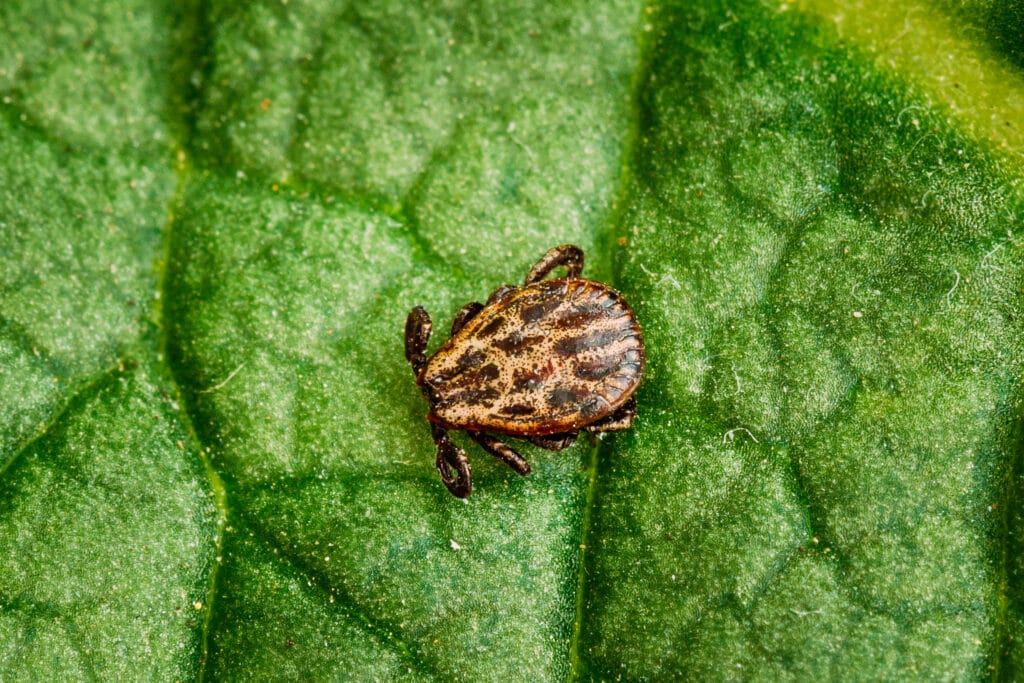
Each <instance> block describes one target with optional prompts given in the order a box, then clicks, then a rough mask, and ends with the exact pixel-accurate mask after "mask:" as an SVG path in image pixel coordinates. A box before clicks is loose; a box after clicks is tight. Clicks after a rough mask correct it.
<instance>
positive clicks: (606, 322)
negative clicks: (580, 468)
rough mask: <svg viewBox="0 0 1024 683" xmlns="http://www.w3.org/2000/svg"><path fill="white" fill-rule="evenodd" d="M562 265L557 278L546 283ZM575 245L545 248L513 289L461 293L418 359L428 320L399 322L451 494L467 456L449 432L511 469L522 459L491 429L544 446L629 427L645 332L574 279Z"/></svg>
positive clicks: (578, 262) (525, 467) (420, 312)
mask: <svg viewBox="0 0 1024 683" xmlns="http://www.w3.org/2000/svg"><path fill="white" fill-rule="evenodd" d="M560 266H564V267H565V269H566V273H565V277H562V278H556V279H551V280H545V279H544V278H545V277H546V276H547V275H548V274H549V273H550V272H551V271H552V270H554V269H555V268H558V267H560ZM582 272H583V250H582V249H580V248H579V247H577V246H573V245H571V244H565V245H562V246H560V247H555V248H554V249H552V250H551V251H549V252H548V253H546V254H545V255H544V256H543V257H542V258H541V259H540V260H539V261H538V262H537V264H536V265H534V267H533V268H532V269H530V272H529V274H528V275H527V276H526V281H525V282H524V283H523V286H522V287H515V286H512V285H501V286H500V287H498V288H497V289H495V290H494V292H492V293H491V296H490V298H488V299H487V303H484V304H481V303H478V302H475V301H474V302H471V303H468V304H466V305H465V306H463V307H462V309H461V310H460V311H459V312H458V313H457V314H456V315H455V320H454V321H453V322H452V330H451V336H450V337H449V338H448V340H447V341H446V342H445V343H444V344H443V345H442V346H441V348H440V349H438V350H437V352H436V353H435V354H434V355H433V356H430V357H429V358H427V356H426V350H427V340H428V339H430V331H431V328H432V327H433V325H432V323H431V322H430V316H429V315H428V314H427V312H426V311H425V310H424V309H423V307H422V306H416V307H415V308H413V309H412V311H410V312H409V317H408V319H407V320H406V323H405V357H406V359H408V361H409V363H410V364H411V365H412V370H413V372H414V373H415V374H416V385H417V386H418V387H419V388H420V391H422V392H423V396H424V397H425V398H426V399H427V403H428V404H429V406H430V410H429V412H428V413H427V420H428V422H429V423H430V430H431V434H432V436H433V438H434V443H435V444H436V445H437V470H438V472H439V473H440V474H441V481H442V482H444V485H445V486H446V487H447V488H448V490H449V491H451V492H452V493H453V494H454V495H456V496H458V497H459V498H466V497H468V496H469V494H470V493H471V492H472V491H473V481H472V476H471V474H470V469H469V458H467V457H466V454H465V452H464V451H463V450H462V449H461V448H459V447H458V446H456V445H455V444H454V443H453V442H452V440H451V439H450V438H449V436H448V432H450V431H464V432H466V434H467V435H468V436H469V438H470V439H472V440H473V441H475V442H477V443H478V444H480V446H481V447H482V448H483V449H484V450H485V451H487V452H488V453H490V454H491V455H493V456H495V457H497V458H498V459H499V460H501V461H502V462H504V463H505V464H507V465H508V466H509V467H511V468H512V469H513V470H515V471H516V472H518V473H519V474H521V475H526V474H529V473H530V465H529V463H527V462H526V460H525V459H523V457H522V456H521V455H519V453H517V452H516V451H515V450H514V449H512V448H511V447H510V446H508V445H506V444H505V443H504V442H502V441H500V440H499V439H498V438H497V437H496V436H495V435H496V434H498V435H502V436H508V437H514V438H517V439H525V440H527V441H529V442H530V443H533V444H534V445H536V446H540V447H541V448H546V449H548V450H552V451H558V450H562V449H563V448H568V447H569V446H571V445H572V443H573V441H575V440H576V436H577V435H578V434H579V432H580V431H581V430H582V431H585V432H610V431H618V430H623V429H628V428H629V427H630V426H632V424H633V420H634V418H635V417H636V399H635V398H634V396H633V394H634V392H635V391H636V389H637V387H638V386H640V380H641V379H642V378H643V374H644V362H645V353H644V341H643V336H642V335H641V333H640V326H639V325H638V324H637V321H636V316H635V315H633V311H632V309H630V307H629V305H628V304H627V303H626V302H625V300H623V298H622V295H621V294H619V293H618V292H616V291H615V290H614V289H612V288H611V287H609V286H607V285H604V284H601V283H600V282H594V281H593V280H587V279H584V278H582V277H580V275H581V273H582Z"/></svg>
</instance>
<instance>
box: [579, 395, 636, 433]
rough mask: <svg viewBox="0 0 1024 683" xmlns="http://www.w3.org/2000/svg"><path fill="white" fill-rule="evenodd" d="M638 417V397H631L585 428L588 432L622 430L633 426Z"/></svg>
mask: <svg viewBox="0 0 1024 683" xmlns="http://www.w3.org/2000/svg"><path fill="white" fill-rule="evenodd" d="M635 419H636V398H630V399H629V400H628V401H626V402H625V403H623V404H622V405H621V406H619V409H618V410H616V411H615V412H614V413H612V414H611V415H609V416H608V417H606V418H604V419H601V420H598V421H597V422H594V423H593V424H589V425H587V426H586V427H584V428H583V429H585V430H587V431H588V432H621V431H622V430H623V429H629V428H630V427H632V426H633V420H635Z"/></svg>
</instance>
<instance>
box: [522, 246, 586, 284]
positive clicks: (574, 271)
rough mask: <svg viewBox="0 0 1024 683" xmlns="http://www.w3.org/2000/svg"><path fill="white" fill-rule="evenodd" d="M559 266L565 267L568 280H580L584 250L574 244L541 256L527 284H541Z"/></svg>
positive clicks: (531, 271)
mask: <svg viewBox="0 0 1024 683" xmlns="http://www.w3.org/2000/svg"><path fill="white" fill-rule="evenodd" d="M558 266H565V270H566V272H565V276H566V277H567V278H570V279H572V278H578V277H579V276H580V273H582V272H583V250H582V249H580V248H579V247H577V246H576V245H574V244H563V245H562V246H560V247H555V248H554V249H552V250H551V251H549V252H548V253H546V254H544V255H543V256H541V257H540V261H537V265H535V266H534V267H533V268H531V269H530V274H529V275H527V276H526V284H528V285H532V284H533V283H534V282H540V281H541V280H543V279H544V276H545V275H547V274H548V273H550V272H551V271H552V270H554V269H555V268H557V267H558Z"/></svg>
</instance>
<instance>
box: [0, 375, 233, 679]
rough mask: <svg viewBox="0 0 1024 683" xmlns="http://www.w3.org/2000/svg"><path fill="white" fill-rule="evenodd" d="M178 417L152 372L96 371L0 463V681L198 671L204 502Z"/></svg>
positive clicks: (208, 520)
mask: <svg viewBox="0 0 1024 683" xmlns="http://www.w3.org/2000/svg"><path fill="white" fill-rule="evenodd" d="M179 414H180V412H179V409H178V407H177V404H176V403H175V402H174V401H173V400H172V399H169V398H167V388H166V385H165V384H164V383H163V381H162V379H160V378H159V374H157V375H156V377H154V376H152V375H150V374H149V373H148V372H147V371H145V370H144V369H136V370H133V371H129V372H126V373H120V372H116V371H115V372H113V373H108V374H107V375H104V376H103V377H102V378H100V379H98V380H97V381H96V382H95V383H94V384H93V385H91V386H90V387H88V389H87V390H86V391H83V392H82V394H81V396H80V397H78V398H76V399H75V400H74V401H72V402H71V404H70V405H69V407H68V408H67V410H66V411H65V412H64V413H63V414H62V415H61V416H60V418H59V420H57V422H56V423H55V424H54V425H53V427H52V428H51V429H50V430H49V431H48V432H47V433H46V435H45V436H43V437H41V438H40V439H39V440H38V441H36V442H35V443H33V444H32V445H30V446H29V447H28V448H26V450H25V451H24V452H23V453H22V454H21V455H20V456H19V458H18V459H17V460H16V461H15V462H14V463H12V464H11V465H10V466H9V467H8V468H7V469H6V471H4V472H3V479H2V484H0V547H2V548H4V552H3V554H2V556H0V670H2V671H3V672H4V676H5V678H6V677H10V678H11V679H12V680H64V679H67V678H77V679H111V680H139V679H144V680H185V679H189V678H192V677H194V676H195V675H196V674H197V672H198V669H199V661H200V657H201V654H202V639H203V628H204V622H205V619H206V614H207V610H208V605H207V604H206V594H207V590H208V588H207V586H208V580H209V576H210V570H211V567H212V563H213V561H214V552H215V541H216V534H217V528H216V524H215V516H216V510H215V508H214V505H213V502H212V498H211V491H210V488H209V486H208V483H207V482H208V480H207V478H206V476H205V471H204V468H203V464H202V462H201V460H200V458H199V454H198V452H197V450H196V449H195V448H194V447H193V446H192V445H191V442H190V440H189V436H188V432H187V431H186V429H185V427H184V425H183V424H182V422H181V421H180V419H179Z"/></svg>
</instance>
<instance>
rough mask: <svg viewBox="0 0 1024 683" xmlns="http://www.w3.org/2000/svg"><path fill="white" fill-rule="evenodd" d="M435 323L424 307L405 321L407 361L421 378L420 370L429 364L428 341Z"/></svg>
mask: <svg viewBox="0 0 1024 683" xmlns="http://www.w3.org/2000/svg"><path fill="white" fill-rule="evenodd" d="M432 328H433V323H431V322H430V316H429V315H427V311H426V310H425V309H424V308H423V307H422V306H417V307H416V308H414V309H412V310H411V311H409V317H408V318H406V319H405V359H406V360H407V361H409V364H410V365H412V371H413V372H414V373H416V376H417V377H419V374H420V369H421V368H422V367H423V366H424V365H425V364H426V362H427V356H426V352H427V341H428V340H429V339H430V330H431V329H432Z"/></svg>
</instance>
